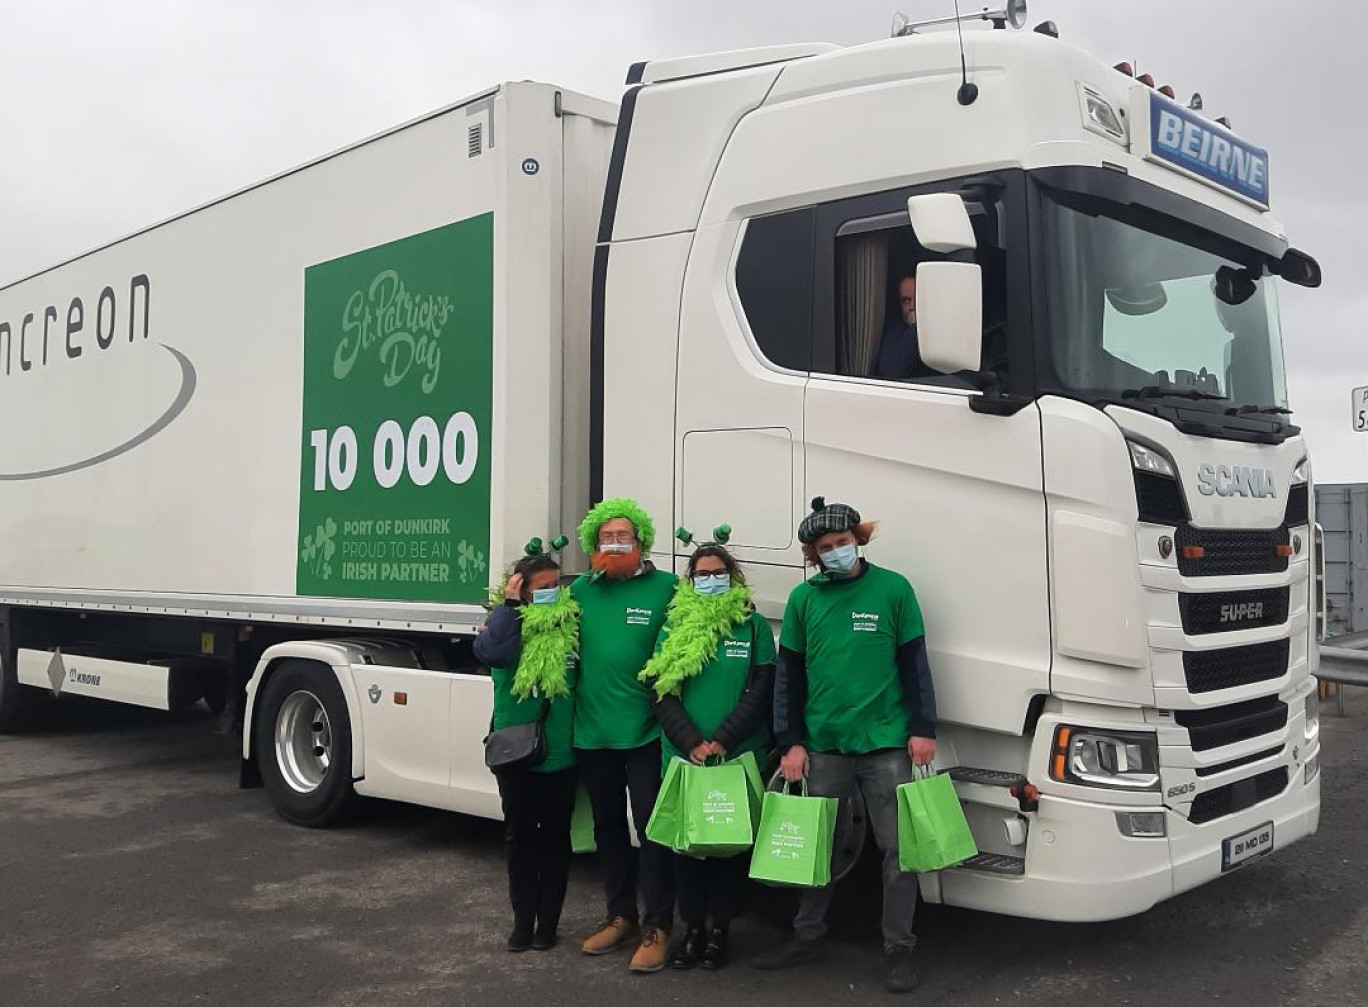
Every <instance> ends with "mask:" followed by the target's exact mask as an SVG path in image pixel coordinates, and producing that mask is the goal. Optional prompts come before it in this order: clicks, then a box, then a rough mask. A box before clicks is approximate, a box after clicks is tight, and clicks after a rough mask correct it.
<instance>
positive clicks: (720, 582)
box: [693, 573, 731, 598]
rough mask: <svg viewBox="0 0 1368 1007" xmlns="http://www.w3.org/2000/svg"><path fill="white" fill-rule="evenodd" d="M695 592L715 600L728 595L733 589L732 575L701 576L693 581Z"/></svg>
mask: <svg viewBox="0 0 1368 1007" xmlns="http://www.w3.org/2000/svg"><path fill="white" fill-rule="evenodd" d="M693 583H694V590H695V591H697V592H698V593H699V594H701V595H705V596H707V597H709V598H714V597H716V596H717V595H719V594H726V593H727V591H728V590H730V589H731V575H730V574H727V573H714V574H706V573H703V574H699V575H698V576H697V577H695V578H694V579H693Z"/></svg>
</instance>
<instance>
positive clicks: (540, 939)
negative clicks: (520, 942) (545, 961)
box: [532, 927, 556, 951]
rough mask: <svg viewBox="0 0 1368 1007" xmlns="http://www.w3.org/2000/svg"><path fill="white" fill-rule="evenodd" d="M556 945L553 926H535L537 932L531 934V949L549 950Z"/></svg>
mask: <svg viewBox="0 0 1368 1007" xmlns="http://www.w3.org/2000/svg"><path fill="white" fill-rule="evenodd" d="M555 946H556V928H555V927H537V932H536V933H535V934H533V935H532V950H533V951H550V950H551V949H552V948H554V947H555Z"/></svg>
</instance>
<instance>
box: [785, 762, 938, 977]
mask: <svg viewBox="0 0 1368 1007" xmlns="http://www.w3.org/2000/svg"><path fill="white" fill-rule="evenodd" d="M911 782H912V760H911V759H909V758H908V757H907V752H906V751H905V750H902V749H888V750H884V751H879V752H870V753H869V754H867V755H839V754H833V753H828V752H812V753H810V754H809V756H808V793H809V794H811V795H812V796H814V797H839V798H840V799H841V800H843V801H844V800H847V799H849V797H850V795H851V794H853V793H854V792H855V788H856V787H859V789H860V793H861V794H862V795H863V796H864V801H865V813H866V814H867V815H868V817H869V825H870V828H871V829H872V830H873V832H874V841H875V842H876V843H878V845H879V852H881V853H882V854H883V939H884V950H885V951H911V950H912V949H913V948H914V947H916V946H917V935H916V934H915V933H913V932H912V921H913V918H914V916H915V915H916V912H917V875H916V874H913V873H910V872H905V871H903V870H901V869H900V868H899V867H898V795H897V790H898V787H899V786H900V785H902V784H904V783H911ZM839 841H840V837H839V836H838V837H837V842H838V843H839ZM834 894H835V885H827V886H826V887H825V888H808V889H806V890H805V891H804V892H803V898H802V901H801V902H800V903H799V906H798V915H797V916H795V917H794V918H793V929H794V932H795V933H796V934H797V936H798V939H799V940H800V941H815V940H820V939H821V938H822V937H824V936H825V935H826V932H827V924H826V915H827V910H828V909H829V908H830V907H831V897H832V896H833V895H834Z"/></svg>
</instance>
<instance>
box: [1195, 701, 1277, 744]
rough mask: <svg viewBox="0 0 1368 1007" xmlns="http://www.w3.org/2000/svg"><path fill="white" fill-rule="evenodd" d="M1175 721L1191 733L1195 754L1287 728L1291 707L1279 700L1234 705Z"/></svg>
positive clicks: (1202, 711)
mask: <svg viewBox="0 0 1368 1007" xmlns="http://www.w3.org/2000/svg"><path fill="white" fill-rule="evenodd" d="M1173 719H1174V720H1175V721H1176V722H1177V723H1178V724H1179V726H1181V727H1186V728H1187V731H1188V741H1189V743H1190V744H1191V745H1192V750H1193V751H1194V752H1205V751H1207V750H1208V749H1212V748H1221V747H1223V746H1225V745H1233V744H1235V743H1236V742H1237V741H1247V740H1249V739H1250V738H1257V737H1259V736H1260V735H1263V734H1272V733H1273V732H1274V731H1281V730H1282V729H1283V728H1284V727H1286V726H1287V704H1286V703H1284V702H1283V701H1282V700H1280V699H1279V698H1278V697H1277V696H1263V697H1261V698H1259V699H1250V700H1246V701H1245V702H1243V703H1232V704H1231V705H1230V706H1221V707H1217V708H1216V709H1214V710H1179V711H1177V712H1176V713H1174V715H1173Z"/></svg>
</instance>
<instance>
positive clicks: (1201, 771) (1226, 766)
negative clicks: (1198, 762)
mask: <svg viewBox="0 0 1368 1007" xmlns="http://www.w3.org/2000/svg"><path fill="white" fill-rule="evenodd" d="M1286 747H1287V746H1286V745H1277V746H1275V747H1273V748H1268V749H1265V750H1264V751H1262V752H1255V753H1254V754H1253V755H1246V756H1244V757H1243V758H1239V759H1231V760H1230V761H1229V762H1222V763H1221V764H1220V765H1217V766H1198V767H1197V775H1198V776H1215V775H1216V774H1217V773H1228V772H1230V771H1231V770H1232V769H1239V768H1240V767H1241V766H1248V765H1249V764H1250V763H1253V762H1261V761H1262V760H1264V759H1267V758H1269V757H1271V756H1274V755H1281V754H1282V752H1283V749H1284V748H1286Z"/></svg>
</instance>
